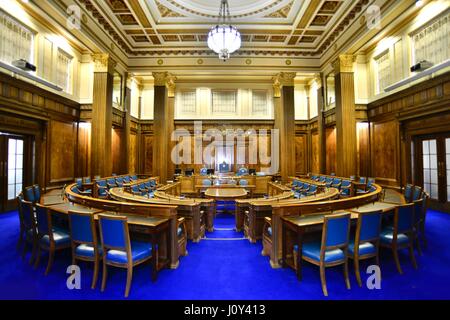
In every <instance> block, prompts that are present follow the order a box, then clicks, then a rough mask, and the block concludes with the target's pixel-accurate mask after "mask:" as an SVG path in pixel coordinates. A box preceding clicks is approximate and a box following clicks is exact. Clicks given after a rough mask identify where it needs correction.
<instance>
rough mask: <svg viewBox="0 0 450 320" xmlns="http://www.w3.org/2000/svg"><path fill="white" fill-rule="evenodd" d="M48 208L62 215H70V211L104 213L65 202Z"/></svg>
mask: <svg viewBox="0 0 450 320" xmlns="http://www.w3.org/2000/svg"><path fill="white" fill-rule="evenodd" d="M47 208H48V209H49V210H51V211H53V212H57V213H62V214H69V211H78V212H84V213H92V214H95V213H100V212H103V210H101V209H95V208H89V207H86V206H83V205H80V204H76V203H72V202H64V203H60V204H55V205H50V206H48V207H47Z"/></svg>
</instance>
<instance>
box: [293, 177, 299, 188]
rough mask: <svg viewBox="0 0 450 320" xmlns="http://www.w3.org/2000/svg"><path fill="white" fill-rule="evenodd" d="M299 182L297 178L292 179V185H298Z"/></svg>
mask: <svg viewBox="0 0 450 320" xmlns="http://www.w3.org/2000/svg"><path fill="white" fill-rule="evenodd" d="M299 182H300V181H298V180H297V179H294V180H292V186H293V187H297V186H298V183H299Z"/></svg>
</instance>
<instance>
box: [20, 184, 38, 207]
mask: <svg viewBox="0 0 450 320" xmlns="http://www.w3.org/2000/svg"><path fill="white" fill-rule="evenodd" d="M23 198H24V199H25V200H26V201H29V202H32V203H35V202H36V198H35V197H34V189H33V187H32V186H30V187H25V190H24V192H23Z"/></svg>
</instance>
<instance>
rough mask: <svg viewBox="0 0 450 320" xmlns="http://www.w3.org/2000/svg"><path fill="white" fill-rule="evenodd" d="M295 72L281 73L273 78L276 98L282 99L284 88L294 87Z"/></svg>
mask: <svg viewBox="0 0 450 320" xmlns="http://www.w3.org/2000/svg"><path fill="white" fill-rule="evenodd" d="M296 75H297V74H296V73H295V72H280V73H278V74H277V75H275V76H274V77H273V78H272V81H273V85H272V86H273V96H274V98H280V97H281V88H282V87H283V86H293V85H294V79H295V77H296Z"/></svg>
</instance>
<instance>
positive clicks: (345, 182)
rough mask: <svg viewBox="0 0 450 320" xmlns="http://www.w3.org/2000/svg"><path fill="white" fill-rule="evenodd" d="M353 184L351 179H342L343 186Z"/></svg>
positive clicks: (346, 186)
mask: <svg viewBox="0 0 450 320" xmlns="http://www.w3.org/2000/svg"><path fill="white" fill-rule="evenodd" d="M351 185H352V182H351V181H350V180H342V184H341V188H348V187H350V186H351Z"/></svg>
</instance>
